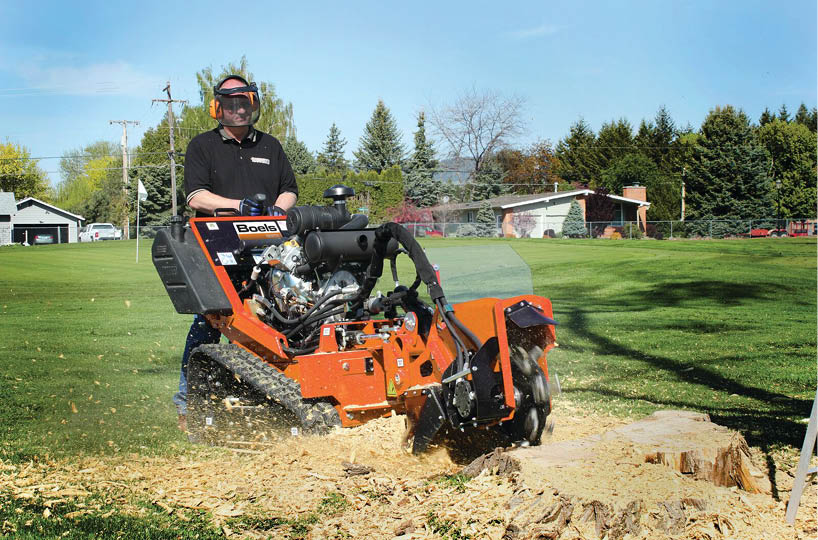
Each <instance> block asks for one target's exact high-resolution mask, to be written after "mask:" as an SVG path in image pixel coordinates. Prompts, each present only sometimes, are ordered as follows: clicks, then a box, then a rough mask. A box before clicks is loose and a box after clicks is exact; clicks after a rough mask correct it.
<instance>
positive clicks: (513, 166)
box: [497, 140, 563, 194]
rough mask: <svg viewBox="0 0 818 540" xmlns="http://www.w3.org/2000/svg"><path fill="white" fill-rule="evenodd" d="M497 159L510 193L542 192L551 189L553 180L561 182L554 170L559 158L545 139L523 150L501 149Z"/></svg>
mask: <svg viewBox="0 0 818 540" xmlns="http://www.w3.org/2000/svg"><path fill="white" fill-rule="evenodd" d="M497 160H498V161H499V162H500V164H501V166H502V167H503V169H504V170H505V171H506V176H505V182H506V184H507V185H508V190H509V192H510V193H519V194H528V193H543V192H546V191H551V190H552V186H553V184H554V183H555V182H556V183H557V184H559V183H562V182H563V180H562V178H560V177H559V176H557V174H556V172H555V169H556V168H557V167H558V166H559V160H558V159H557V157H556V155H555V154H554V149H553V147H552V146H551V143H550V142H549V141H547V140H541V141H537V142H535V143H534V144H532V145H531V146H529V147H528V148H526V149H524V150H515V149H512V148H506V149H503V150H501V151H500V152H498V153H497Z"/></svg>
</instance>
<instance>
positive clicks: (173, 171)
mask: <svg viewBox="0 0 818 540" xmlns="http://www.w3.org/2000/svg"><path fill="white" fill-rule="evenodd" d="M163 91H164V92H167V93H168V99H154V100H152V102H153V103H167V104H168V126H169V127H170V151H169V152H168V155H169V156H170V192H171V209H172V214H171V215H172V216H174V217H175V216H176V215H177V213H176V159H175V156H174V154H175V152H176V148H175V146H174V144H173V104H174V103H182V104H185V103H187V100H184V99H173V98H172V97H171V95H170V81H168V85H167V86H165V88H164V90H163Z"/></svg>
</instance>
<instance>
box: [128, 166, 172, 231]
mask: <svg viewBox="0 0 818 540" xmlns="http://www.w3.org/2000/svg"><path fill="white" fill-rule="evenodd" d="M128 175H129V177H130V184H129V189H128V199H129V205H128V206H129V208H130V211H131V223H136V196H137V186H138V185H139V184H138V180H141V181H142V184H143V185H144V186H145V190H146V191H147V192H148V198H147V199H146V200H144V201H141V202H140V203H139V212H140V216H139V221H140V223H141V224H142V225H168V224H169V223H170V215H171V189H170V166H169V165H165V166H156V167H146V168H143V169H133V168H132V169H129V170H128ZM177 180H178V176H177ZM179 183H181V182H179ZM184 200H185V199H184V197H182V198H181V199H179V198H177V201H182V202H184ZM183 206H184V205H180V207H179V211H180V212H181V210H182V208H183Z"/></svg>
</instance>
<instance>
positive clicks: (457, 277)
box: [426, 243, 534, 304]
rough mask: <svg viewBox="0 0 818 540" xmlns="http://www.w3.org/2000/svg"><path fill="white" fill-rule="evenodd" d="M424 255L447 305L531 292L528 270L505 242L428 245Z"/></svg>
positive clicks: (531, 283) (531, 286)
mask: <svg viewBox="0 0 818 540" xmlns="http://www.w3.org/2000/svg"><path fill="white" fill-rule="evenodd" d="M426 257H427V258H428V259H429V262H430V263H431V264H433V265H436V266H437V267H438V269H439V272H440V282H441V285H442V286H443V291H444V292H445V293H446V300H448V301H449V303H450V304H455V303H459V302H468V301H469V300H476V299H478V298H510V297H513V296H519V295H521V294H533V292H534V286H533V282H532V280H531V269H530V268H529V267H528V265H527V264H526V262H525V261H524V260H523V259H522V258H521V257H520V256H519V255H518V254H517V252H516V251H514V249H512V248H511V246H509V245H504V244H500V243H497V244H485V245H476V246H459V247H446V248H428V249H426Z"/></svg>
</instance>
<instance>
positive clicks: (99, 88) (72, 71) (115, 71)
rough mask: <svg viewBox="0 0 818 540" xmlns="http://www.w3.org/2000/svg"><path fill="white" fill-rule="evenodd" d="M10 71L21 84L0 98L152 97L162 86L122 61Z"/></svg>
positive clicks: (30, 65) (159, 79)
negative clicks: (47, 96)
mask: <svg viewBox="0 0 818 540" xmlns="http://www.w3.org/2000/svg"><path fill="white" fill-rule="evenodd" d="M12 71H13V72H14V73H15V75H16V76H17V77H19V78H20V79H21V80H20V81H19V83H15V84H11V85H8V86H9V87H7V88H0V96H14V95H42V94H48V95H72V96H100V95H118V96H122V95H128V96H144V95H147V94H151V93H155V92H156V91H157V89H161V88H162V86H164V82H165V79H164V78H162V77H159V76H156V75H150V74H147V73H143V72H141V71H140V70H139V69H137V68H135V67H134V66H132V65H131V64H128V63H127V62H123V61H115V62H109V63H98V64H90V65H86V66H79V67H77V66H70V65H47V64H46V63H45V62H36V61H35V62H30V63H27V64H25V65H18V66H15V68H13V69H12Z"/></svg>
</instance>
